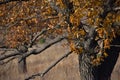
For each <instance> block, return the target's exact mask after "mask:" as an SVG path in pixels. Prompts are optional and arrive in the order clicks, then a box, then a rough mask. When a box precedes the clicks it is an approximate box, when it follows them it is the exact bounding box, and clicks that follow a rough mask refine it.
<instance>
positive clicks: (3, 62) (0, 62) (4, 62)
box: [0, 56, 17, 65]
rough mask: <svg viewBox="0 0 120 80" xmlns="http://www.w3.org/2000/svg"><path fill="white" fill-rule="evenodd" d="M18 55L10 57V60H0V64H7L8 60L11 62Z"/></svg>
mask: <svg viewBox="0 0 120 80" xmlns="http://www.w3.org/2000/svg"><path fill="white" fill-rule="evenodd" d="M16 58H17V57H16V56H15V57H12V58H10V59H8V60H6V61H0V65H3V64H7V63H8V62H10V61H12V60H14V59H16Z"/></svg>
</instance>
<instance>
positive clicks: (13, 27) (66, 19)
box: [0, 0, 120, 64]
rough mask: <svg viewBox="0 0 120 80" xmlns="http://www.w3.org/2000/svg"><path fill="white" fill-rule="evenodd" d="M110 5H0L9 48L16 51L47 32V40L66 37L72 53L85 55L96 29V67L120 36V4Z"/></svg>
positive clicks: (34, 0)
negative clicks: (89, 39) (60, 36)
mask: <svg viewBox="0 0 120 80" xmlns="http://www.w3.org/2000/svg"><path fill="white" fill-rule="evenodd" d="M108 1H109V0H108ZM108 3H109V2H108ZM108 3H107V0H29V1H26V2H22V1H16V2H10V3H7V4H3V5H0V6H1V7H0V23H1V27H2V28H5V33H4V35H5V41H6V45H8V46H9V47H13V48H15V47H17V46H19V45H21V44H23V43H27V44H29V43H30V42H31V39H32V38H33V37H34V36H35V35H36V34H37V33H38V32H40V31H42V29H46V30H47V32H46V33H45V34H44V36H49V35H50V34H52V35H55V36H57V35H58V34H60V35H63V34H65V35H67V39H68V42H69V43H70V47H71V50H72V51H75V52H76V53H82V52H85V51H87V49H86V47H85V44H84V43H85V42H86V39H88V38H89V37H90V36H88V35H89V33H90V32H91V29H92V28H93V29H95V34H93V35H94V37H92V38H94V39H93V40H94V41H96V42H97V45H96V47H94V49H96V50H97V51H96V52H97V54H94V55H92V56H91V59H93V60H92V63H93V64H99V62H100V61H102V60H103V58H104V57H106V56H107V53H106V52H105V50H106V49H109V48H110V43H111V42H112V40H113V39H114V38H115V37H116V36H118V35H120V28H119V27H118V24H119V23H120V12H119V8H118V10H117V7H120V1H119V0H116V2H115V3H114V4H111V5H110V6H107V5H108ZM117 23H118V24H117ZM94 53H95V51H94Z"/></svg>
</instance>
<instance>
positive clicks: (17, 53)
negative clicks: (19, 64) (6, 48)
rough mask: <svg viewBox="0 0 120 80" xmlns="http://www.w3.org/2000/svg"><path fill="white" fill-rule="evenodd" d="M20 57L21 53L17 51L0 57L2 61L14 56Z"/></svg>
mask: <svg viewBox="0 0 120 80" xmlns="http://www.w3.org/2000/svg"><path fill="white" fill-rule="evenodd" d="M17 55H20V52H18V51H17V50H15V51H12V52H11V53H10V54H4V55H1V56H0V61H2V60H5V59H7V58H10V57H13V56H17Z"/></svg>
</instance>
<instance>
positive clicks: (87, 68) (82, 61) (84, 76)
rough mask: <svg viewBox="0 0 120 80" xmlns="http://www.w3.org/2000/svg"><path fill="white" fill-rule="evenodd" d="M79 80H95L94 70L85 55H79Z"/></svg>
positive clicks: (88, 57) (87, 56)
mask: <svg viewBox="0 0 120 80" xmlns="http://www.w3.org/2000/svg"><path fill="white" fill-rule="evenodd" d="M79 72H80V78H81V79H80V80H97V75H96V72H95V68H94V67H93V66H92V65H91V63H90V56H89V55H88V54H87V53H83V54H80V55H79Z"/></svg>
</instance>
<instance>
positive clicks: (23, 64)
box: [18, 58, 27, 73]
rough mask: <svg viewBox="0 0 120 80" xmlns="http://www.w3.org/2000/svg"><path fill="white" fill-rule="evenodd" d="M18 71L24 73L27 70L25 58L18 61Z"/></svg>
mask: <svg viewBox="0 0 120 80" xmlns="http://www.w3.org/2000/svg"><path fill="white" fill-rule="evenodd" d="M20 59H21V58H20ZM20 59H19V60H20ZM18 71H19V73H26V72H27V66H26V59H24V60H22V61H21V62H20V63H18Z"/></svg>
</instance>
